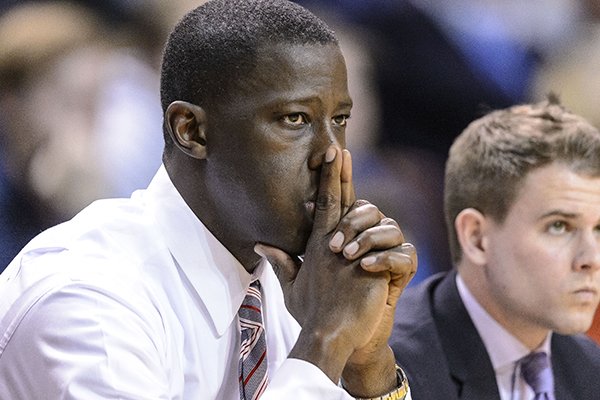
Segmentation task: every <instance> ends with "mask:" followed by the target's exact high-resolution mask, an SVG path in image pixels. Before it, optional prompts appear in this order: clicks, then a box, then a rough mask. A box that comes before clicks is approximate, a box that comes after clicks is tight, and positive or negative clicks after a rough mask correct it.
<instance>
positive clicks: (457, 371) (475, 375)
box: [433, 272, 500, 400]
mask: <svg viewBox="0 0 600 400" xmlns="http://www.w3.org/2000/svg"><path fill="white" fill-rule="evenodd" d="M455 279H456V272H452V273H449V274H448V275H447V276H446V277H445V278H444V279H443V280H442V282H441V283H440V285H439V287H438V288H437V290H436V291H435V294H434V298H433V313H434V320H435V321H436V326H437V330H438V332H439V336H440V340H441V342H442V347H443V348H444V352H445V353H446V355H447V358H448V366H449V368H450V374H451V376H452V379H453V380H454V383H455V384H456V386H457V391H458V393H459V398H460V399H462V400H482V399H485V400H488V399H489V400H494V399H496V400H500V395H499V393H498V386H497V384H496V376H495V373H494V369H493V367H492V363H491V361H490V359H489V356H488V354H487V351H486V349H485V346H484V344H483V342H482V340H481V338H480V337H479V334H478V333H477V329H476V328H475V326H474V325H473V322H472V321H471V318H470V317H469V314H468V313H467V310H466V309H465V307H464V305H463V303H462V301H461V299H460V296H459V294H458V289H457V287H456V280H455ZM491 394H492V395H491Z"/></svg>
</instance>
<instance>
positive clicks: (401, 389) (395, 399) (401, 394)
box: [356, 365, 410, 400]
mask: <svg viewBox="0 0 600 400" xmlns="http://www.w3.org/2000/svg"><path fill="white" fill-rule="evenodd" d="M396 382H397V383H396V388H395V389H394V390H392V391H390V392H388V393H386V394H384V395H381V396H378V397H368V398H361V397H357V398H356V400H404V399H405V398H406V395H407V394H408V392H409V391H410V389H409V386H408V378H406V374H405V373H404V371H403V370H402V368H400V366H398V365H396Z"/></svg>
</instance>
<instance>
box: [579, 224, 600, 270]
mask: <svg viewBox="0 0 600 400" xmlns="http://www.w3.org/2000/svg"><path fill="white" fill-rule="evenodd" d="M574 262H575V265H574V267H575V269H577V270H590V271H596V270H598V269H600V235H599V234H598V232H597V231H596V230H594V231H593V232H589V233H586V234H584V235H583V236H582V239H581V245H580V247H579V249H578V253H577V255H576V257H575V260H574Z"/></svg>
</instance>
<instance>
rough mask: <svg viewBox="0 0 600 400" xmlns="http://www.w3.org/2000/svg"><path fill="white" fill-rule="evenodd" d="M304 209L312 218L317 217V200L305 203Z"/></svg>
mask: <svg viewBox="0 0 600 400" xmlns="http://www.w3.org/2000/svg"><path fill="white" fill-rule="evenodd" d="M304 208H305V209H306V211H308V215H310V217H311V218H314V217H315V209H316V201H315V200H309V201H307V202H305V203H304Z"/></svg>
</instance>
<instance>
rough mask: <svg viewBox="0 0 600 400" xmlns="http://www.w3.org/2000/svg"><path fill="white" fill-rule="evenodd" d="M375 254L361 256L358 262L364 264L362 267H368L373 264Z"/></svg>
mask: <svg viewBox="0 0 600 400" xmlns="http://www.w3.org/2000/svg"><path fill="white" fill-rule="evenodd" d="M375 260H376V258H375V256H369V257H365V258H363V259H362V260H361V261H360V263H361V264H362V265H363V266H364V267H368V266H369V265H371V264H375Z"/></svg>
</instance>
